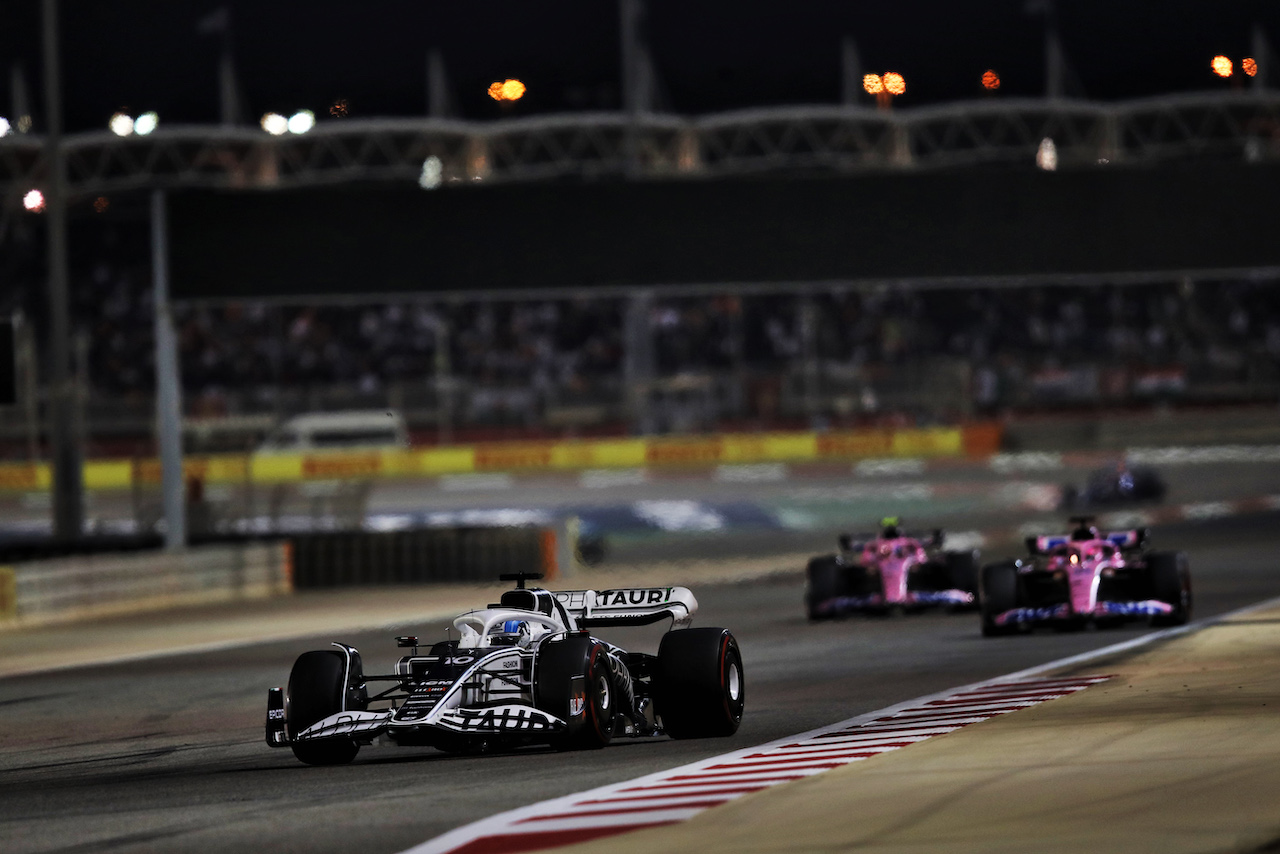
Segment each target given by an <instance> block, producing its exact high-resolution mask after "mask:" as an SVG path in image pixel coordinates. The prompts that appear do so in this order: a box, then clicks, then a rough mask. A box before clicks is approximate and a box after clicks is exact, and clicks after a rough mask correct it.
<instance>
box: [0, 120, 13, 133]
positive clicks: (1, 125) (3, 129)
mask: <svg viewBox="0 0 1280 854" xmlns="http://www.w3.org/2000/svg"><path fill="white" fill-rule="evenodd" d="M10 127H11V125H10V124H9V120H8V119H6V118H5V117H4V116H0V136H8V135H9V130H10Z"/></svg>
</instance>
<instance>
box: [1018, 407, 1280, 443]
mask: <svg viewBox="0 0 1280 854" xmlns="http://www.w3.org/2000/svg"><path fill="white" fill-rule="evenodd" d="M1276 443H1280V408H1276V407H1270V406H1267V407H1256V408H1248V409H1212V410H1204V411H1190V412H1174V411H1159V410H1157V411H1152V412H1146V413H1122V414H1115V413H1109V414H1101V413H1099V414H1098V415H1097V416H1096V417H1088V416H1079V415H1070V416H1067V415H1062V416H1044V417H1034V418H1026V419H1020V420H1016V421H1011V422H1009V423H1008V424H1006V425H1005V432H1004V442H1003V449H1004V450H1006V451H1095V450H1096V451H1112V450H1114V451H1119V450H1123V449H1125V448H1132V447H1139V446H1141V447H1151V446H1160V447H1165V446H1179V445H1227V444H1276Z"/></svg>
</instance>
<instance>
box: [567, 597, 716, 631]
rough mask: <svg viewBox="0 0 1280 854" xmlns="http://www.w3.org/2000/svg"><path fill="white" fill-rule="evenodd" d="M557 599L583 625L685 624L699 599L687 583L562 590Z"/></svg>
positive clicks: (696, 609)
mask: <svg viewBox="0 0 1280 854" xmlns="http://www.w3.org/2000/svg"><path fill="white" fill-rule="evenodd" d="M556 600H557V601H558V602H559V603H560V604H561V605H563V606H564V609H565V611H566V612H568V614H569V616H571V617H572V618H573V619H574V621H575V622H576V623H577V624H578V625H579V626H580V627H582V628H586V627H588V626H647V625H649V624H650V623H656V622H658V621H660V620H666V619H670V620H672V622H673V623H674V624H675V625H677V626H685V625H688V624H689V622H690V621H691V620H692V619H693V615H694V614H695V613H697V611H698V600H697V599H695V598H694V596H693V591H692V590H690V589H689V588H687V587H620V588H618V589H616V590H560V591H557V592H556Z"/></svg>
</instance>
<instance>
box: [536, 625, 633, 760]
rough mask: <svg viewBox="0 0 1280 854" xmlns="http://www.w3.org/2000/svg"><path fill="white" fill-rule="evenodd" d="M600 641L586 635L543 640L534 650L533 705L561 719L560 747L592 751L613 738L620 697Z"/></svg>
mask: <svg viewBox="0 0 1280 854" xmlns="http://www.w3.org/2000/svg"><path fill="white" fill-rule="evenodd" d="M606 655H608V652H607V651H606V650H605V647H604V644H601V643H599V642H598V641H596V640H594V639H592V638H590V637H587V636H585V635H574V636H570V637H567V638H565V639H564V640H559V641H551V642H549V643H545V644H543V645H542V646H541V647H540V648H539V650H538V673H537V676H536V677H535V683H536V684H535V697H536V703H537V706H538V708H540V709H543V710H544V711H547V712H550V713H551V714H553V715H555V716H556V717H558V718H560V719H562V720H564V721H566V722H567V723H568V725H569V728H568V730H567V731H566V732H565V734H564V735H563V736H561V737H560V738H559V739H558V740H557V741H556V742H555V746H556V747H557V748H558V749H560V750H594V749H596V748H600V747H604V746H605V745H606V744H608V743H609V742H610V741H612V740H613V727H614V723H615V721H616V719H617V714H618V709H617V704H618V697H619V696H620V694H619V692H618V691H617V688H616V686H615V685H614V684H613V677H612V675H611V674H610V670H609V663H608V662H607V661H605V658H604V657H605V656H606Z"/></svg>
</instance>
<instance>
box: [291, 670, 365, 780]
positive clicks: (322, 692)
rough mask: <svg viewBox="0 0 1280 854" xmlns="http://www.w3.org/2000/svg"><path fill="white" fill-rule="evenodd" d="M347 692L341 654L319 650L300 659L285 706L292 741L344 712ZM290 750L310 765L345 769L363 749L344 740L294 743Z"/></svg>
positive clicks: (339, 738) (293, 673)
mask: <svg viewBox="0 0 1280 854" xmlns="http://www.w3.org/2000/svg"><path fill="white" fill-rule="evenodd" d="M346 688H347V683H346V659H345V656H343V654H342V653H341V652H338V651H336V650H317V651H315V652H304V653H303V654H302V655H300V656H298V660H297V661H295V662H294V664H293V670H292V671H291V672H290V673H289V687H288V690H287V692H286V694H285V703H284V707H285V721H286V723H287V725H288V729H289V735H290V737H291V738H296V737H297V735H298V733H300V732H302V731H303V730H305V729H306V728H307V727H309V726H311V725H312V724H314V723H315V722H316V721H320V720H323V719H324V718H327V717H329V715H333V714H337V713H338V712H340V711H342V706H343V702H342V697H343V693H344V692H345V691H346ZM291 746H292V747H293V755H294V756H296V757H298V759H300V760H301V761H303V762H305V763H307V764H308V765H346V764H347V763H349V762H350V761H351V760H352V759H355V758H356V753H358V752H359V751H360V745H358V744H356V743H355V742H354V741H352V740H351V739H349V738H342V737H338V738H326V739H321V740H317V741H301V742H299V741H295V742H294V743H293V744H292V745H291Z"/></svg>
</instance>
